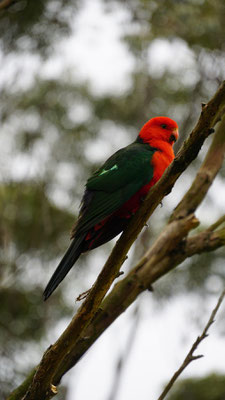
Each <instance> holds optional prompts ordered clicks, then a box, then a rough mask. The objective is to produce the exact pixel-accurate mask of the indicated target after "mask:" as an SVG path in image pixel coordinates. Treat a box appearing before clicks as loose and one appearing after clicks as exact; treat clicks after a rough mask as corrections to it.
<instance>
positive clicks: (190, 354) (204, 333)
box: [158, 290, 225, 400]
mask: <svg viewBox="0 0 225 400" xmlns="http://www.w3.org/2000/svg"><path fill="white" fill-rule="evenodd" d="M224 296H225V290H224V291H223V292H222V293H221V295H220V297H219V299H218V301H217V304H216V307H215V308H214V309H213V311H212V313H211V315H210V318H209V320H208V322H207V324H206V326H205V328H204V329H203V331H202V334H201V336H198V337H197V339H196V340H195V342H194V343H193V345H192V347H191V349H190V351H189V352H188V354H187V356H186V357H185V359H184V361H183V363H182V365H181V366H180V368H179V369H178V370H177V371H176V372H175V374H174V375H173V376H172V378H171V379H170V381H169V383H168V384H167V385H166V387H165V389H164V390H163V392H162V394H161V395H160V396H159V398H158V400H163V399H165V397H166V395H167V394H168V392H169V391H170V389H171V387H172V386H173V384H174V382H175V381H176V380H177V378H178V377H179V376H180V375H181V373H182V372H183V371H184V369H185V368H186V367H187V366H188V365H189V364H190V363H191V362H192V361H194V360H198V359H199V358H202V357H203V355H202V354H200V355H197V356H195V355H194V354H193V353H194V351H195V350H196V349H197V347H198V346H199V344H200V343H201V342H202V341H203V340H204V339H205V338H206V337H207V336H208V330H209V328H210V326H211V325H212V324H213V323H214V322H215V320H214V318H215V315H216V313H217V311H218V309H219V307H220V305H221V303H222V301H223V299H224Z"/></svg>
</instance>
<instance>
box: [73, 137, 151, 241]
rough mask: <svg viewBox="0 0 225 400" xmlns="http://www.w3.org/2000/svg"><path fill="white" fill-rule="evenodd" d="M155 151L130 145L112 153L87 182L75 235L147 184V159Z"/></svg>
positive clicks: (95, 222) (98, 220)
mask: <svg viewBox="0 0 225 400" xmlns="http://www.w3.org/2000/svg"><path fill="white" fill-rule="evenodd" d="M155 150H156V149H153V148H151V147H150V146H149V145H145V144H142V143H136V142H134V143H132V144H131V145H129V146H127V147H125V148H123V149H121V150H119V151H118V152H116V153H115V154H114V155H113V156H112V157H110V158H109V159H108V160H107V161H106V162H105V164H104V165H103V166H102V167H101V168H99V169H98V170H97V171H96V172H95V173H94V174H93V175H92V176H91V177H90V178H89V179H88V181H87V184H86V194H85V195H84V198H83V204H82V208H81V212H80V216H79V219H78V223H77V226H76V228H75V232H76V233H77V234H80V233H83V232H87V231H88V230H89V229H91V228H92V227H93V226H95V225H96V224H98V223H99V222H100V221H102V220H103V219H104V218H106V217H107V216H109V215H111V214H112V213H113V212H115V211H116V210H118V209H119V208H120V207H121V206H122V205H123V204H124V203H125V202H126V201H127V200H129V199H130V198H131V197H132V196H133V195H134V194H135V193H136V192H137V191H138V190H139V189H141V187H142V186H144V185H146V184H147V183H148V182H150V180H151V179H152V177H153V167H152V165H151V159H152V156H153V154H154V152H155ZM87 194H88V196H87ZM87 198H89V200H86V199H87Z"/></svg>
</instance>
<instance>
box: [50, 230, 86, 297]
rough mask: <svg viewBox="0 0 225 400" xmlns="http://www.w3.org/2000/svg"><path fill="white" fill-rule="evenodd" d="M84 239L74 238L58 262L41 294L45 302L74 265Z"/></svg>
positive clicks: (81, 237)
mask: <svg viewBox="0 0 225 400" xmlns="http://www.w3.org/2000/svg"><path fill="white" fill-rule="evenodd" d="M83 239H84V237H83V236H80V237H78V238H74V239H73V241H72V243H71V245H70V247H69V248H68V250H67V252H66V254H65V255H64V257H63V258H62V260H61V261H60V263H59V265H58V267H57V268H56V270H55V272H54V274H53V275H52V277H51V279H50V281H49V282H48V284H47V286H46V288H45V291H44V293H43V296H44V300H47V299H48V297H49V296H51V294H52V292H54V290H55V289H56V288H57V286H58V285H59V284H60V282H61V281H62V280H63V278H64V277H65V276H66V275H67V274H68V272H69V270H70V269H71V268H72V266H73V265H74V264H75V262H76V261H77V259H78V258H79V256H80V254H81V253H82V250H81V248H82V241H83Z"/></svg>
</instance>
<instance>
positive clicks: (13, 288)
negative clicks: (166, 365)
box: [0, 0, 225, 399]
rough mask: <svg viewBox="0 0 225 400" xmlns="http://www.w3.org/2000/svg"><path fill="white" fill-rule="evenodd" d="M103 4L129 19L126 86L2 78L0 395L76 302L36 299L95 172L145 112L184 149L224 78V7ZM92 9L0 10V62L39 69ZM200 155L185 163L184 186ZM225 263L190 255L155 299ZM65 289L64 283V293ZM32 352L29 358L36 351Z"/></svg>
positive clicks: (45, 4) (66, 78) (33, 5)
mask: <svg viewBox="0 0 225 400" xmlns="http://www.w3.org/2000/svg"><path fill="white" fill-rule="evenodd" d="M101 4H102V7H103V8H104V10H105V12H106V13H112V14H113V12H114V11H115V10H119V9H120V7H121V8H122V9H123V10H124V9H125V10H126V11H127V13H128V15H129V18H128V19H127V22H126V24H124V27H123V32H124V34H123V38H122V40H123V42H124V43H125V44H126V45H127V46H128V49H129V51H130V53H131V54H132V56H133V58H134V60H135V62H134V69H133V72H132V75H131V76H130V81H131V84H130V88H129V89H127V90H126V91H123V92H122V91H121V93H120V94H119V95H118V93H114V92H111V93H108V94H105V93H102V94H100V93H99V92H98V93H95V91H94V90H93V89H92V90H91V89H90V87H89V86H88V84H87V83H85V82H84V81H82V82H81V81H80V80H79V79H75V78H74V77H73V74H72V71H71V69H70V68H69V67H68V66H67V64H66V60H62V64H63V73H61V72H60V73H59V74H58V76H57V77H55V76H53V77H50V78H49V77H46V76H45V77H44V76H43V75H42V74H41V72H42V65H41V64H40V68H39V72H38V73H36V74H35V75H34V76H33V78H32V81H31V83H30V84H29V85H28V84H25V83H26V76H24V77H23V79H24V85H23V83H22V85H21V83H20V84H19V83H18V82H17V72H18V71H17V70H16V65H15V74H14V75H15V76H14V80H12V81H11V84H10V83H9V81H8V80H7V74H6V77H5V81H4V82H2V83H1V102H0V122H1V137H0V146H1V150H2V155H1V159H0V179H1V185H0V214H1V216H2V217H1V219H2V220H1V227H0V235H1V236H0V246H1V256H0V267H1V277H2V282H3V283H2V288H1V294H0V314H1V323H0V324H1V331H2V334H1V335H0V347H1V349H2V350H1V353H0V355H1V358H2V360H3V362H4V368H1V369H0V382H2V384H1V385H0V387H1V389H0V397H4V396H5V393H7V391H8V390H10V389H11V388H12V386H16V384H17V382H18V380H20V379H21V377H22V375H23V373H26V371H27V368H28V364H29V363H27V364H26V366H24V365H22V366H21V367H20V371H19V372H18V370H17V369H16V367H15V365H16V363H15V362H14V361H15V359H16V355H17V353H18V352H19V350H20V349H23V350H24V352H25V349H26V346H31V345H34V343H36V341H37V339H38V340H39V341H40V342H41V343H43V341H44V340H45V338H46V331H47V330H48V328H49V326H51V329H52V332H53V331H54V328H55V327H56V326H57V323H60V321H61V317H63V316H65V315H67V314H68V312H71V308H70V307H73V304H72V302H73V298H72V299H71V303H70V305H68V299H67V298H66V296H67V292H68V290H65V289H64V291H63V290H62V289H59V290H58V292H57V295H55V296H53V297H52V299H51V300H50V303H47V304H45V305H43V303H42V298H41V293H42V290H43V288H44V285H45V284H46V283H47V274H48V275H49V268H48V267H49V265H51V264H53V266H55V264H56V259H57V257H58V256H59V255H60V254H62V253H63V251H64V249H65V248H66V246H67V244H68V237H69V231H70V229H71V227H72V225H73V223H74V222H75V219H76V213H77V211H78V204H79V199H80V198H81V196H82V192H83V187H84V182H85V180H86V178H87V176H88V174H89V173H90V171H91V170H93V169H95V167H96V163H97V162H98V161H103V160H104V159H105V157H106V155H107V156H108V155H109V154H110V153H112V152H113V151H115V150H116V149H118V148H119V147H121V142H123V143H129V142H131V141H132V140H134V139H135V137H136V135H137V132H138V130H139V129H140V127H141V126H142V124H143V123H144V122H146V120H148V119H149V118H150V117H151V116H155V115H163V114H165V115H169V116H171V117H172V118H174V119H176V120H177V121H178V123H179V127H180V132H181V139H180V141H179V143H178V146H179V145H181V143H182V141H183V140H184V139H185V136H186V134H187V133H188V132H189V131H190V129H191V128H192V127H193V125H194V123H195V122H196V119H197V117H198V115H199V111H200V104H201V102H202V101H207V100H208V99H209V98H210V97H211V95H212V94H213V93H214V91H215V89H216V88H217V87H218V84H219V83H220V82H221V81H222V80H223V79H224V77H225V73H224V51H225V48H224V37H225V24H224V18H225V3H224V1H223V0H215V1H214V2H210V1H209V0H198V1H194V0H183V1H181V0H180V1H177V0H176V1H175V0H169V1H165V0H162V1H160V2H157V1H145V0H133V1H124V0H120V1H119V0H117V1H115V0H113V1H110V0H107V1H106V2H104V3H101ZM87 5H88V2H87V3H86V2H83V3H81V2H78V1H72V2H67V1H64V0H48V1H34V0H18V1H16V2H13V3H12V5H11V6H10V7H8V8H7V9H6V10H1V11H0V47H1V49H2V52H1V53H0V56H1V59H2V61H3V64H2V65H4V61H6V64H5V65H7V59H8V58H9V57H11V58H12V60H13V59H15V60H16V59H17V57H19V56H20V55H21V54H22V56H23V55H24V56H26V57H32V56H33V55H34V54H36V55H38V60H40V59H42V60H43V63H44V62H47V61H49V60H51V56H54V55H56V54H57V45H58V44H60V43H61V40H62V39H65V37H68V38H69V37H70V35H71V34H72V32H73V34H74V35H75V37H76V33H77V30H78V29H79V24H77V18H79V15H78V14H79V13H78V11H79V10H80V9H82V8H85V7H87ZM94 22H95V24H96V25H97V24H98V21H94ZM109 45H110V44H109ZM163 46H165V47H163ZM159 48H160V51H158V49H159ZM164 48H165V49H166V50H165V51H166V52H167V53H168V54H169V55H168V62H167V63H165V60H164V61H163V62H162V63H161V62H160V59H158V58H157V56H158V53H160V54H162V52H163V49H164ZM71 51H72V49H71ZM171 54H172V56H171ZM184 54H186V59H185V58H184ZM58 56H60V55H58ZM155 57H156V60H155ZM182 57H183V58H182ZM186 61H187V62H186ZM90 62H93V63H94V62H95V60H91V61H90ZM115 62H116V60H115ZM201 157H202V156H201V155H200V157H199V160H197V161H195V163H193V167H190V168H189V176H188V180H189V181H191V173H192V172H193V168H196V167H197V166H198V165H199V163H200V159H201ZM222 174H224V172H223V171H222V172H221V177H222ZM185 180H186V181H187V177H186V178H185ZM186 181H184V182H185V183H186ZM184 186H185V185H184ZM209 197H210V196H209ZM212 203H213V199H211V204H212ZM161 215H163V217H162V216H161ZM168 215H169V210H168V209H167V208H166V206H165V207H164V208H163V213H160V217H159V216H158V215H157V219H153V221H154V222H153V223H151V232H150V234H151V237H154V235H155V234H156V233H157V232H158V231H159V230H160V229H161V228H162V226H163V222H164V220H165V219H166V218H167V217H168ZM145 242H146V240H145ZM148 243H149V239H147V244H148ZM223 256H224V255H223V254H222V252H216V253H213V254H210V255H206V256H201V257H194V258H193V260H190V261H188V262H187V263H186V264H185V265H184V267H183V268H180V269H178V270H176V271H175V272H172V273H171V274H169V275H168V276H167V277H166V278H165V280H164V281H163V282H162V281H161V282H160V285H161V286H160V287H159V293H160V296H163V295H164V296H171V295H174V294H176V293H179V292H181V290H182V292H184V290H185V289H186V290H193V291H199V290H202V292H205V291H206V290H207V291H209V292H210V290H211V286H210V285H211V284H210V281H209V278H210V277H215V276H216V277H217V278H218V279H219V281H220V282H221V281H224V278H225V276H224V271H223V269H222V267H221V265H222V264H221V259H222V257H223ZM81 262H82V261H81ZM90 263H91V261H90ZM202 266H204V268H202ZM85 267H86V268H88V264H87V263H85ZM46 269H48V273H47V272H46ZM175 274H176V276H175ZM68 284H69V282H68V280H67V282H65V286H63V288H67V287H68V286H66V285H68ZM76 284H77V282H76ZM78 284H79V282H78ZM212 289H213V288H212ZM78 290H79V289H78ZM15 299H16V300H15ZM49 308H50V310H51V312H50V310H49ZM33 351H34V352H35V354H36V356H37V354H38V353H40V352H41V350H40V349H38V348H35V349H34V350H33ZM20 354H21V353H20ZM37 357H38V356H37ZM30 361H32V360H30ZM6 371H10V373H8V372H7V373H6ZM182 398H183V396H182ZM189 398H190V397H189ZM193 399H194V397H193Z"/></svg>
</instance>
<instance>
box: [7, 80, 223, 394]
mask: <svg viewBox="0 0 225 400" xmlns="http://www.w3.org/2000/svg"><path fill="white" fill-rule="evenodd" d="M224 105H225V83H223V85H221V87H220V88H219V89H218V91H217V92H216V94H215V95H214V97H213V98H212V100H210V102H209V103H208V104H207V105H205V106H204V108H203V110H202V112H201V116H200V119H199V121H198V123H197V125H196V127H195V128H194V130H193V131H192V133H191V134H190V136H189V138H188V139H187V140H186V141H185V142H184V144H183V146H182V148H181V149H180V151H179V153H178V155H177V157H176V158H175V160H174V162H173V163H172V164H171V165H170V167H169V168H168V169H167V171H166V172H165V174H164V175H163V177H162V178H161V179H160V181H159V182H158V183H157V184H156V185H155V186H154V187H153V188H152V189H151V191H150V193H149V195H148V196H147V198H146V200H145V202H144V203H143V205H142V207H141V209H140V210H139V212H138V213H137V214H136V215H135V217H134V218H133V219H132V220H131V222H130V224H129V226H128V228H127V229H126V231H125V232H124V233H123V234H122V235H121V237H120V239H119V240H118V242H117V244H116V246H115V247H114V249H113V251H112V253H111V255H110V257H109V259H108V261H107V262H106V264H105V266H104V267H103V270H102V271H101V273H100V274H99V276H98V278H97V280H96V282H95V284H94V285H93V287H92V288H91V290H90V292H89V294H88V296H87V297H86V299H85V301H84V302H83V304H82V305H81V307H80V308H79V310H78V312H77V314H76V315H75V316H74V317H73V319H72V321H71V323H70V324H69V326H68V327H67V329H66V330H65V331H64V332H63V334H62V335H61V337H60V338H59V339H58V340H57V341H56V343H54V344H53V345H52V346H50V348H49V349H48V350H47V351H46V352H45V354H44V356H43V358H42V360H41V363H40V365H39V366H38V367H37V371H36V373H35V374H34V378H33V381H32V383H31V384H30V385H29V388H28V385H27V386H26V385H25V386H24V388H23V394H24V397H23V399H24V400H40V399H43V400H44V399H46V400H47V399H50V398H51V397H52V396H54V394H55V387H54V386H53V385H56V384H58V383H59V381H60V379H61V377H62V376H63V375H64V374H65V373H66V371H68V370H69V369H70V368H71V367H72V366H73V365H75V363H76V362H77V361H78V360H79V359H80V357H81V356H82V355H83V354H84V353H85V351H86V350H87V349H88V348H89V347H90V346H91V344H92V343H93V342H94V341H95V340H96V339H97V338H98V337H99V336H100V334H101V333H102V332H103V331H104V330H105V329H106V328H107V327H108V326H109V325H110V324H111V323H112V322H113V321H114V320H115V319H116V318H117V317H118V316H119V315H120V314H121V313H122V312H123V311H124V310H125V309H126V308H127V307H128V306H129V305H130V304H131V303H132V302H133V301H134V300H135V299H136V298H137V296H138V295H139V294H140V293H141V292H142V291H143V290H146V289H149V288H151V284H152V283H154V282H155V281H156V280H157V279H159V278H160V277H161V276H163V275H165V274H166V273H167V272H168V271H170V270H171V269H173V268H174V267H175V266H177V265H178V264H180V263H181V262H182V261H183V260H185V259H186V258H187V257H190V256H191V255H193V254H197V253H201V252H203V251H212V250H214V249H216V248H218V247H220V246H222V245H224V243H225V230H224V229H220V230H218V231H215V232H214V230H213V229H211V231H209V230H208V231H205V232H202V233H200V234H198V235H196V236H195V239H194V241H193V237H192V238H188V233H189V231H190V230H191V229H193V228H194V227H196V226H197V225H198V221H197V219H196V218H195V216H194V214H193V213H194V211H195V209H196V208H197V207H198V205H199V204H200V203H201V201H202V199H203V198H204V196H205V195H206V193H207V191H208V189H209V187H210V185H211V183H212V181H213V179H214V178H215V175H216V173H217V172H218V170H219V168H220V167H221V163H222V159H223V157H224V152H225V134H224V132H225V129H224V126H225V119H224V118H223V119H222V122H221V123H220V125H219V127H218V129H217V132H216V134H215V135H214V140H213V143H212V145H211V147H210V149H209V152H208V154H207V156H206V159H205V161H204V163H203V165H202V167H201V168H200V170H199V173H198V174H197V176H196V179H195V181H194V182H193V185H192V187H191V188H190V190H189V191H188V192H187V194H186V195H185V196H184V198H183V199H182V201H181V202H180V203H179V205H178V206H177V208H176V209H175V211H174V213H173V215H172V217H171V219H170V221H169V223H168V224H167V226H166V227H165V229H164V231H163V232H162V233H161V235H160V236H159V238H158V239H157V240H156V242H155V243H154V244H153V246H152V247H151V248H150V249H149V251H148V252H147V253H146V254H145V256H144V257H143V258H142V259H141V260H140V262H139V263H138V264H137V265H136V266H135V267H134V268H133V269H132V271H131V272H130V273H129V274H128V275H127V276H126V277H125V278H124V279H123V280H121V281H120V282H119V283H117V284H116V285H115V286H114V288H113V290H112V292H111V293H110V294H109V295H108V296H107V297H106V298H105V300H103V298H104V297H105V295H106V293H107V291H108V289H109V288H110V286H111V284H112V282H113V280H114V279H115V278H116V277H117V275H118V272H119V269H120V267H121V265H122V263H123V262H124V260H125V258H126V254H127V252H128V250H129V248H130V247H131V245H132V243H133V242H134V240H135V239H136V237H137V235H138V233H139V232H140V231H141V229H142V227H143V226H144V224H145V223H146V221H147V220H148V218H149V217H150V215H151V214H152V212H153V211H154V210H155V208H156V207H157V205H158V204H159V203H160V201H161V200H162V198H163V197H164V196H165V195H166V194H167V193H169V192H170V191H171V189H172V187H173V185H174V183H175V181H176V180H177V179H178V177H179V176H180V175H181V173H182V172H183V171H184V170H185V169H186V168H187V166H188V165H189V164H190V163H191V162H192V161H193V160H194V159H195V157H196V156H197V154H198V152H199V150H200V148H201V146H202V144H203V142H204V140H205V139H206V138H207V137H208V136H209V135H210V134H211V133H212V128H213V127H214V125H215V124H216V122H217V120H218V118H219V116H221V113H222V110H223V108H224ZM211 228H212V227H211ZM52 384H53V385H52ZM27 388H28V391H27V392H26V389H27ZM15 393H16V391H15V392H14V397H12V396H10V397H9V400H12V399H21V394H20V395H18V397H15ZM25 393H26V394H25Z"/></svg>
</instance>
